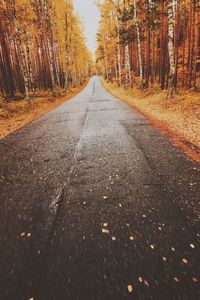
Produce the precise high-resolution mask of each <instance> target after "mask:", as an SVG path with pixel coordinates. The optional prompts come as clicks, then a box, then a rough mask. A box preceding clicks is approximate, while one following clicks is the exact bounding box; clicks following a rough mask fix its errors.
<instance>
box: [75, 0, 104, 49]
mask: <svg viewBox="0 0 200 300" xmlns="http://www.w3.org/2000/svg"><path fill="white" fill-rule="evenodd" d="M95 1H96V0H73V2H74V8H75V11H76V12H77V13H78V14H79V15H80V17H81V19H82V21H83V24H84V29H85V35H86V38H87V45H88V48H89V50H90V51H92V52H93V54H94V53H95V49H96V32H97V29H98V22H99V12H98V9H97V7H96V4H95Z"/></svg>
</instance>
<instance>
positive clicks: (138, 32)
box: [134, 0, 144, 90]
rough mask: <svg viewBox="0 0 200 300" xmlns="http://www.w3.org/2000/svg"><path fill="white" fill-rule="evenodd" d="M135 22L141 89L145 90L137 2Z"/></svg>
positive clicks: (135, 5)
mask: <svg viewBox="0 0 200 300" xmlns="http://www.w3.org/2000/svg"><path fill="white" fill-rule="evenodd" d="M134 21H135V26H136V33H137V49H138V62H139V71H140V87H141V90H143V89H144V72H143V61H142V49H141V38H140V28H139V24H138V19H137V4H136V0H134Z"/></svg>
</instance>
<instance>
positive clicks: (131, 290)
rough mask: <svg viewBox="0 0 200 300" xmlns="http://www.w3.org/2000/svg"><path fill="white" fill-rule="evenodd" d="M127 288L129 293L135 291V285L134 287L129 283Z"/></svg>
mask: <svg viewBox="0 0 200 300" xmlns="http://www.w3.org/2000/svg"><path fill="white" fill-rule="evenodd" d="M127 288H128V292H129V293H132V292H133V287H132V285H131V284H129V285H128V286H127Z"/></svg>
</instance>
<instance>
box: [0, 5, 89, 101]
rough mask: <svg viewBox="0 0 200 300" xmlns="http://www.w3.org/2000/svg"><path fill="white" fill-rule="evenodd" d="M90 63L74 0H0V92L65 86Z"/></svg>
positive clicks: (80, 76) (85, 73) (78, 77)
mask: <svg viewBox="0 0 200 300" xmlns="http://www.w3.org/2000/svg"><path fill="white" fill-rule="evenodd" d="M91 65H92V58H91V54H90V53H89V51H88V50H87V47H86V43H85V37H84V35H83V28H82V25H81V22H80V20H79V18H78V16H77V15H76V14H75V13H74V8H73V3H72V0H59V1H56V0H1V1H0V93H1V94H2V95H3V96H13V95H14V94H16V93H21V94H24V95H25V97H26V98H29V96H30V93H32V92H34V91H35V90H37V89H41V90H43V89H44V90H47V89H50V90H54V89H55V88H57V87H58V88H62V89H65V90H67V89H68V87H69V86H70V85H72V86H75V85H79V84H81V83H82V82H83V81H84V79H85V78H86V77H87V76H88V75H89V73H90V69H91Z"/></svg>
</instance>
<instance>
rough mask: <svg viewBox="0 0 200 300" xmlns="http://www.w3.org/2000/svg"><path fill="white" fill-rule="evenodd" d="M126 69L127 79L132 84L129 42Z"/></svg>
mask: <svg viewBox="0 0 200 300" xmlns="http://www.w3.org/2000/svg"><path fill="white" fill-rule="evenodd" d="M125 70H126V81H127V82H129V83H130V85H131V83H132V82H131V66H130V55H129V47H128V44H127V45H126V46H125Z"/></svg>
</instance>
